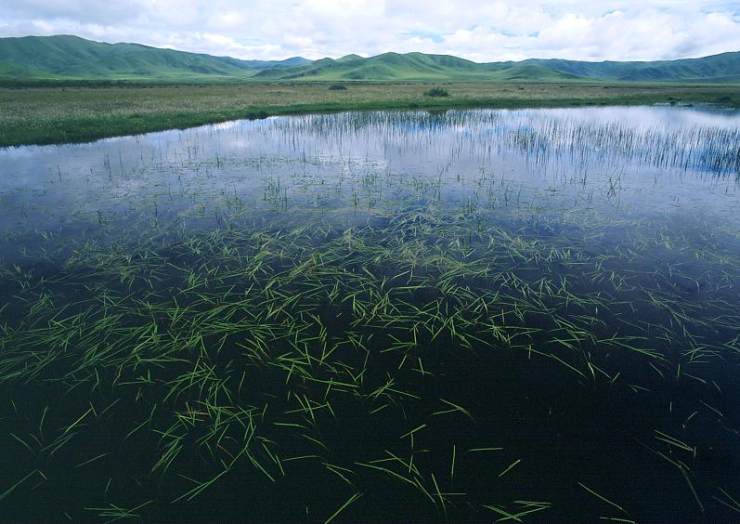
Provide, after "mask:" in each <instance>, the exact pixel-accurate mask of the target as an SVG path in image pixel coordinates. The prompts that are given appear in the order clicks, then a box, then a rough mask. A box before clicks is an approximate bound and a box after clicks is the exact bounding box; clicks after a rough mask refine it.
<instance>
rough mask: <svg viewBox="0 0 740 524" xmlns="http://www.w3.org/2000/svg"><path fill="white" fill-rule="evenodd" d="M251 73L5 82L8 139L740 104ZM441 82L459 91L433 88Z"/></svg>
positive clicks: (543, 87) (732, 97)
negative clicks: (280, 121) (266, 78)
mask: <svg viewBox="0 0 740 524" xmlns="http://www.w3.org/2000/svg"><path fill="white" fill-rule="evenodd" d="M329 85H330V84H327V83H318V82H311V83H242V84H218V85H216V84H211V85H194V84H190V85H92V84H91V85H85V84H77V85H64V84H57V85H53V86H52V85H49V86H43V85H36V86H35V87H18V86H15V87H4V88H0V146H14V145H23V144H54V143H64V142H85V141H90V140H95V139H99V138H104V137H110V136H120V135H127V134H136V133H145V132H150V131H158V130H164V129H171V128H186V127H192V126H197V125H202V124H207V123H214V122H223V121H227V120H233V119H240V118H262V117H266V116H269V115H280V114H295V113H302V112H309V111H342V110H370V109H414V108H425V109H447V108H456V107H496V108H501V107H511V108H516V107H540V106H579V105H607V104H654V103H673V104H688V103H714V104H720V105H723V106H733V107H740V90H738V88H737V86H735V85H712V86H709V85H706V86H697V85H667V84H662V85H655V84H653V85H649V84H613V85H607V84H603V83H598V84H587V83H562V84H561V83H483V82H477V83H473V82H470V83H459V82H457V83H434V84H431V83H425V82H408V83H370V82H368V83H351V84H348V86H349V89H347V90H341V91H338V90H330V89H329ZM438 85H439V86H442V87H444V88H445V89H447V91H449V93H450V96H449V97H444V98H430V97H426V96H424V93H425V92H426V91H428V90H429V89H430V88H431V87H434V86H438Z"/></svg>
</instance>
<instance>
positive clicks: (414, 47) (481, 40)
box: [0, 0, 740, 61]
mask: <svg viewBox="0 0 740 524" xmlns="http://www.w3.org/2000/svg"><path fill="white" fill-rule="evenodd" d="M60 33H65V34H77V35H80V36H83V37H86V38H91V39H95V40H100V41H106V42H121V41H126V42H139V43H143V44H148V45H153V46H160V47H172V48H176V49H182V50H186V51H195V52H204V53H211V54H217V55H230V56H235V57H239V58H257V59H278V58H286V57H289V56H298V55H300V56H305V57H307V58H321V57H325V56H331V57H339V56H343V55H345V54H349V53H357V54H361V55H364V56H370V55H375V54H379V53H382V52H385V51H397V52H410V51H422V52H427V53H443V54H454V55H458V56H463V57H466V58H469V59H472V60H477V61H494V60H519V59H523V58H531V57H540V58H554V57H558V58H571V59H582V60H654V59H671V58H684V57H698V56H704V55H709V54H715V53H720V52H724V51H738V50H740V0H737V1H732V2H728V1H704V0H694V1H684V0H673V1H668V0H657V1H637V0H623V1H598V0H590V1H583V0H560V1H533V0H519V1H517V2H500V1H494V2H485V1H472V0H452V1H448V2H429V1H428V0H426V1H422V0H396V1H394V0H385V1H384V0H246V1H245V0H241V1H240V0H208V1H202V0H116V1H108V2H100V1H99V0H21V1H17V2H13V1H2V2H0V36H21V35H28V34H34V35H49V34H60Z"/></svg>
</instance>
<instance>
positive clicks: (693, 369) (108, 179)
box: [0, 107, 740, 522]
mask: <svg viewBox="0 0 740 524" xmlns="http://www.w3.org/2000/svg"><path fill="white" fill-rule="evenodd" d="M0 166H1V167H0V208H1V209H2V213H0V293H1V294H2V295H1V296H2V299H3V300H2V303H0V326H2V327H3V329H2V331H0V351H2V353H3V355H4V356H3V359H2V362H0V387H2V390H3V391H2V393H3V398H6V399H7V401H5V403H4V404H2V407H1V408H0V421H1V422H0V423H1V424H2V428H3V431H2V432H1V434H0V444H1V445H2V447H1V448H0V449H3V450H5V451H2V452H0V465H2V471H3V472H4V473H3V474H0V491H3V490H4V489H8V491H7V492H6V494H5V496H2V495H0V508H2V509H3V510H4V512H6V513H5V514H7V515H10V519H11V521H13V520H15V521H19V522H21V521H28V520H31V521H60V522H61V521H64V520H69V521H93V522H97V521H109V520H113V519H116V518H120V519H130V520H134V521H136V520H140V521H144V522H165V521H171V522H176V521H182V520H183V519H186V520H188V521H215V520H219V521H239V522H245V521H248V522H267V521H270V522H299V521H305V522H324V521H325V520H326V519H328V518H331V517H334V518H335V519H336V521H346V522H361V521H366V522H379V521H394V522H433V521H439V522H443V521H470V522H490V521H497V520H502V521H504V522H506V521H514V522H516V521H524V522H553V521H555V522H598V521H599V520H600V519H601V520H602V521H605V522H608V521H610V520H611V521H614V522H632V521H634V522H679V521H680V522H716V521H722V522H729V521H733V519H737V518H738V517H740V504H739V503H738V501H740V480H739V479H740V475H738V473H740V442H739V441H738V438H739V436H740V434H739V433H738V428H739V427H740V426H739V424H740V409H739V408H738V403H737V398H738V394H740V389H739V388H740V378H738V377H740V375H738V363H739V362H738V350H740V347H739V344H740V298H738V297H739V296H740V292H739V291H740V289H738V288H739V283H740V213H739V212H738V211H740V113H738V112H736V111H735V112H733V111H725V110H720V109H707V108H677V107H603V108H578V109H536V110H515V111H514V110H470V111H447V112H441V113H428V112H369V113H341V114H326V115H306V116H295V117H275V118H268V119H265V120H258V121H238V122H231V123H226V124H219V125H213V126H205V127H200V128H195V129H189V130H184V131H178V130H176V131H167V132H162V133H153V134H149V135H143V136H133V137H123V138H113V139H107V140H102V141H99V142H95V143H91V144H83V145H63V146H51V147H21V148H11V149H4V150H0ZM32 500H33V501H34V503H33V504H31V503H30V501H32ZM337 512H338V513H337ZM619 519H622V520H619Z"/></svg>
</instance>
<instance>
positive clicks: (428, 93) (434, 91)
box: [424, 87, 450, 98]
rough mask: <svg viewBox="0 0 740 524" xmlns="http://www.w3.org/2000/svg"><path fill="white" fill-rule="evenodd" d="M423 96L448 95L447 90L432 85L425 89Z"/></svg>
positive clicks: (438, 96) (440, 96)
mask: <svg viewBox="0 0 740 524" xmlns="http://www.w3.org/2000/svg"><path fill="white" fill-rule="evenodd" d="M424 96H429V97H432V98H446V97H448V96H450V93H449V91H447V89H445V88H443V87H433V88H431V89H430V90H429V91H426V92H425V93H424Z"/></svg>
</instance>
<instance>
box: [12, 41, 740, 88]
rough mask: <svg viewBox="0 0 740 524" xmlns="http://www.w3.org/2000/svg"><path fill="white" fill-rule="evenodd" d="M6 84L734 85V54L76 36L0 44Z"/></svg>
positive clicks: (739, 77) (739, 61)
mask: <svg viewBox="0 0 740 524" xmlns="http://www.w3.org/2000/svg"><path fill="white" fill-rule="evenodd" d="M0 80H4V81H18V82H23V81H44V80H76V81H153V82H210V81H245V80H251V81H260V80H261V81H335V82H339V81H359V80H362V81H414V80H425V81H462V80H465V81H559V82H562V81H569V80H571V81H579V80H580V81H609V82H619V81H621V82H702V83H734V82H740V52H730V53H723V54H719V55H714V56H708V57H704V58H688V59H679V60H662V61H651V62H615V61H605V62H586V61H577V60H561V59H528V60H523V61H518V62H511V61H510V62H490V63H478V62H473V61H470V60H466V59H463V58H458V57H455V56H448V55H432V54H424V53H407V54H398V53H384V54H381V55H378V56H373V57H369V58H364V57H361V56H358V55H348V56H345V57H342V58H339V59H332V58H323V59H321V60H315V61H311V60H308V59H305V58H301V57H294V58H289V59H287V60H279V61H264V60H240V59H236V58H231V57H223V56H211V55H206V54H199V53H187V52H183V51H176V50H172V49H160V48H156V47H149V46H144V45H140V44H129V43H121V44H107V43H101V42H94V41H91V40H86V39H83V38H80V37H77V36H70V35H58V36H45V37H39V36H26V37H13V38H0Z"/></svg>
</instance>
